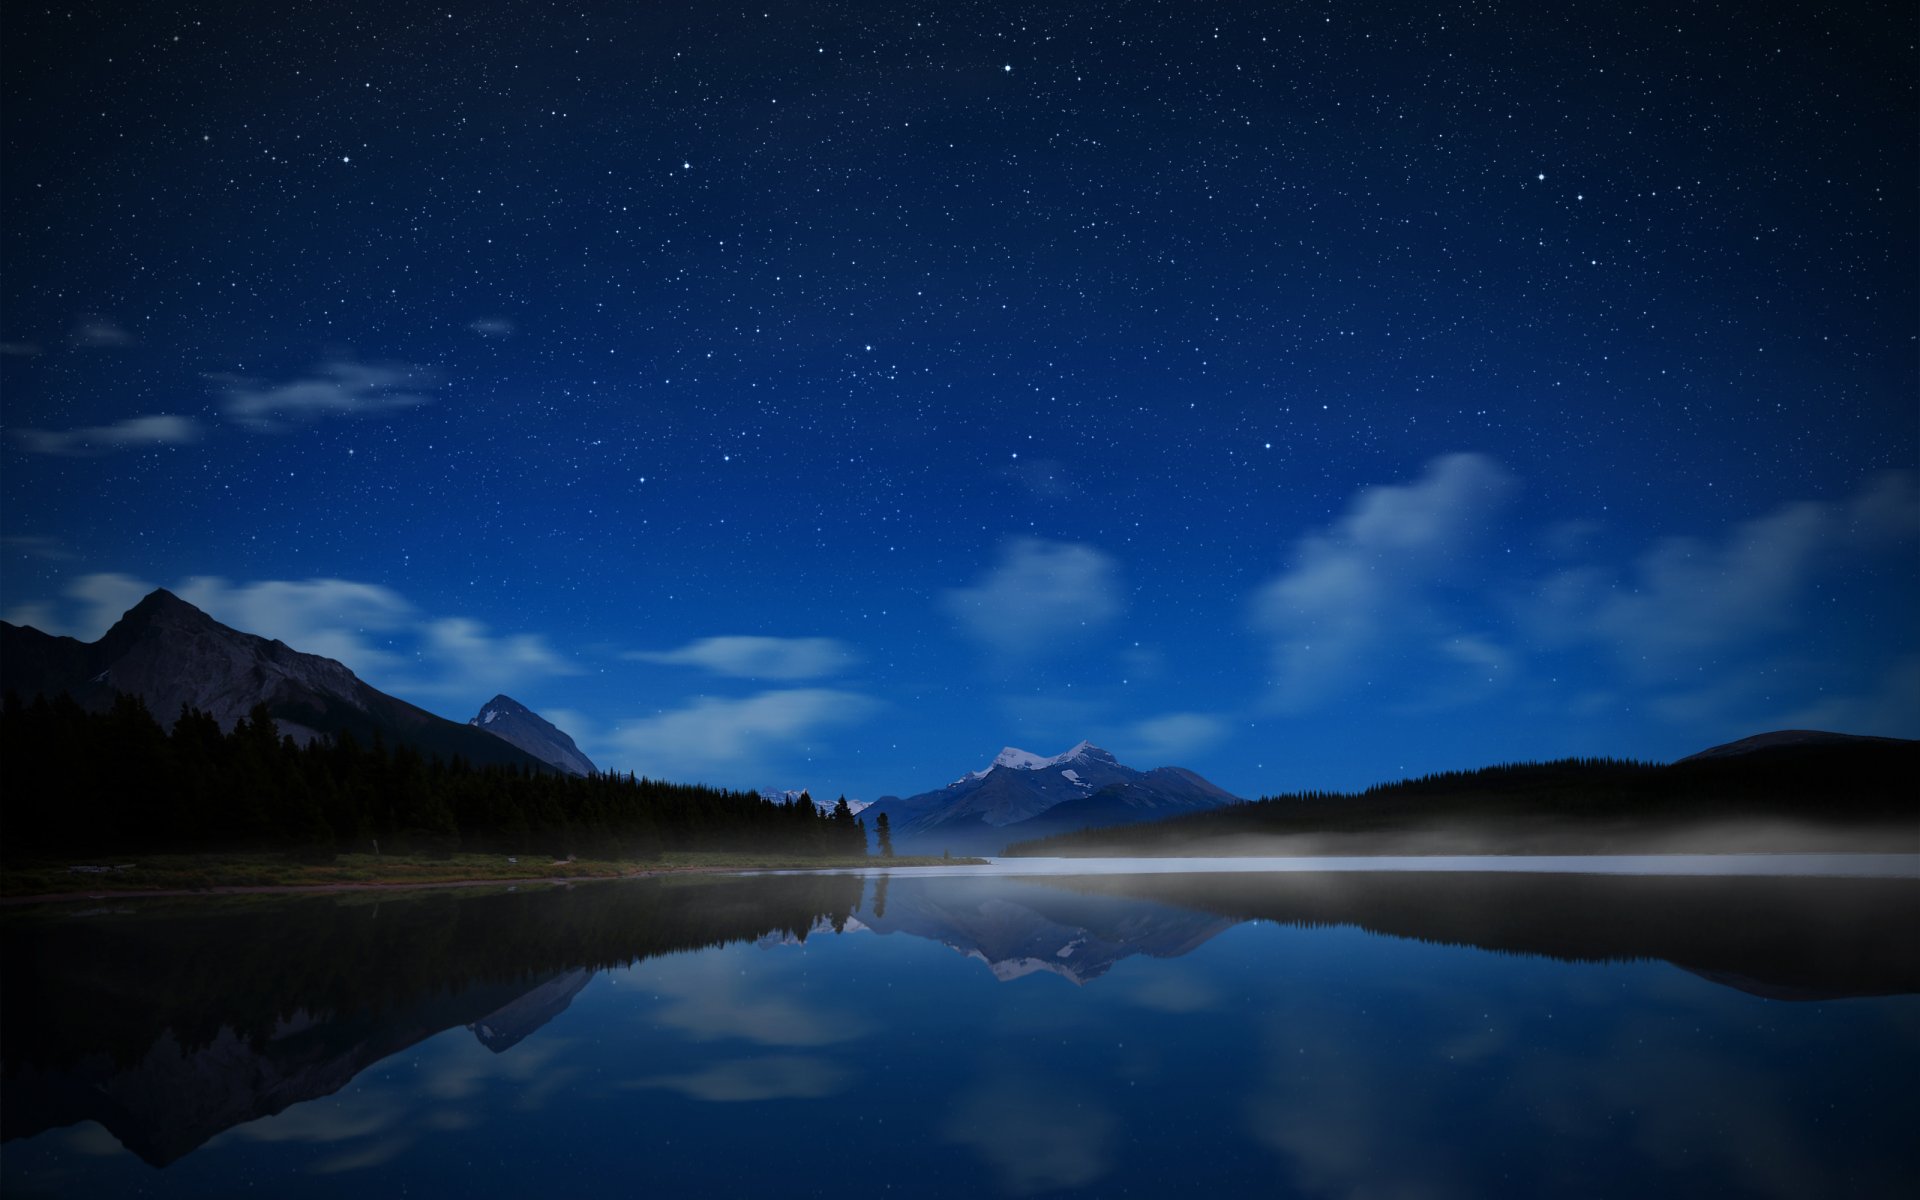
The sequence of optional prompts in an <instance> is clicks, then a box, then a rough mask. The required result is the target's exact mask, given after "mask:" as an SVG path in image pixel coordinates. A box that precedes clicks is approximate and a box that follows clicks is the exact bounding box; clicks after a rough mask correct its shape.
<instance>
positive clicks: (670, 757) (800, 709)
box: [605, 688, 879, 778]
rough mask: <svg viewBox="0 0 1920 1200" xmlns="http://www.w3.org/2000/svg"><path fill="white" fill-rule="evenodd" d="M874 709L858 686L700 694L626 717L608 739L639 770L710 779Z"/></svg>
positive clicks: (850, 722) (748, 766) (862, 717)
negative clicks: (672, 705) (681, 702)
mask: <svg viewBox="0 0 1920 1200" xmlns="http://www.w3.org/2000/svg"><path fill="white" fill-rule="evenodd" d="M878 708H879V704H878V702H877V701H875V700H873V699H872V698H871V697H868V696H864V695H861V694H860V693H858V692H849V691H842V690H838V689H834V688H790V689H785V690H776V691H767V692H761V693H759V694H758V695H754V696H748V697H745V698H743V699H719V698H713V697H701V698H700V699H697V700H695V701H693V703H691V704H689V705H687V706H686V707H684V708H678V709H673V710H671V711H668V712H663V713H660V714H658V715H657V716H652V717H643V718H641V719H639V720H635V721H627V722H625V723H623V724H621V725H620V726H618V727H617V728H615V729H614V731H613V732H612V733H611V734H609V735H608V736H607V738H606V739H605V744H606V745H607V746H609V747H611V748H612V749H613V750H614V751H616V752H617V754H618V755H619V756H620V757H621V758H623V759H624V760H625V763H626V764H627V765H628V766H629V769H631V770H633V771H634V772H636V773H638V774H642V775H650V776H654V777H656V778H658V777H663V776H664V777H670V778H689V777H690V778H708V777H711V774H712V773H713V772H716V771H720V770H725V771H727V772H728V774H729V775H730V776H738V775H740V774H742V773H744V772H746V771H749V770H758V769H760V764H761V763H762V762H763V760H764V756H765V755H767V754H768V753H770V752H773V751H778V750H791V749H793V748H795V747H799V746H803V745H804V744H805V743H806V742H807V741H808V740H809V739H810V738H812V737H814V736H815V735H817V734H818V733H820V732H821V731H823V730H827V729H831V728H835V727H840V726H846V725H853V724H857V723H859V722H860V721H863V720H865V719H866V718H867V717H868V716H870V715H871V714H872V713H873V712H875V711H876V710H877V709H878Z"/></svg>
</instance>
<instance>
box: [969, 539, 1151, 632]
mask: <svg viewBox="0 0 1920 1200" xmlns="http://www.w3.org/2000/svg"><path fill="white" fill-rule="evenodd" d="M1122 595H1123V589H1122V586H1121V582H1120V568H1119V563H1118V562H1117V561H1116V560H1115V559H1114V558H1113V557H1112V556H1111V555H1108V554H1106V553H1105V552H1103V551H1101V550H1098V549H1096V548H1095V547H1093V546H1089V545H1086V544H1084V543H1080V542H1052V541H1046V540H1044V539H1041V538H1019V539H1016V540H1014V541H1012V542H1010V543H1008V544H1007V545H1006V547H1005V548H1004V549H1003V550H1002V551H1001V554H1000V559H999V561H998V562H997V563H995V564H994V566H993V567H992V568H991V569H989V570H988V571H987V572H986V574H984V575H982V576H981V577H980V579H979V581H978V582H976V583H974V584H972V585H970V586H968V587H960V588H952V589H950V590H948V591H947V592H945V593H943V594H942V596H941V600H940V603H941V607H942V608H944V609H945V611H946V612H947V614H948V615H949V616H951V617H953V619H954V620H955V621H957V622H959V624H960V628H961V630H962V631H963V632H965V633H966V634H967V635H968V636H970V637H972V638H973V639H974V640H975V641H977V642H979V643H980V644H981V645H982V646H984V647H986V648H987V649H988V650H990V651H992V652H993V653H995V654H996V655H998V656H1000V657H1001V658H1002V659H1003V660H1006V661H1009V662H1021V661H1027V660H1032V659H1038V658H1043V657H1047V656H1049V655H1050V654H1052V653H1054V652H1056V651H1059V650H1062V649H1065V648H1067V647H1069V646H1071V645H1073V644H1074V643H1076V642H1079V641H1082V640H1083V639H1085V638H1086V637H1087V636H1088V635H1089V634H1090V633H1092V632H1094V631H1097V630H1099V629H1101V628H1103V627H1104V626H1106V625H1109V624H1111V623H1112V621H1113V620H1114V619H1115V618H1116V617H1118V616H1119V615H1120V613H1121V610H1122V609H1123V607H1124V602H1123V599H1122Z"/></svg>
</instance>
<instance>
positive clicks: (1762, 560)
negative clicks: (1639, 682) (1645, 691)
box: [1524, 471, 1920, 677]
mask: <svg viewBox="0 0 1920 1200" xmlns="http://www.w3.org/2000/svg"><path fill="white" fill-rule="evenodd" d="M1916 536H1920V489H1917V488H1916V485H1915V477H1914V475H1913V473H1912V472H1904V471H1903V472H1893V473H1890V474H1887V475H1884V476H1881V477H1880V478H1879V479H1876V480H1874V481H1873V482H1872V483H1871V484H1870V485H1868V486H1867V487H1866V488H1865V489H1864V490H1862V491H1861V492H1860V493H1859V494H1858V495H1856V496H1854V497H1852V498H1850V499H1848V500H1845V501H1841V502H1830V501H1811V500H1809V501H1801V502H1798V503H1794V504H1788V505H1784V506H1782V507H1780V508H1778V509H1776V510H1774V511H1773V512H1771V513H1768V514H1766V515H1764V516H1761V517H1758V518H1755V519H1753V520H1750V521H1744V522H1741V523H1740V524H1739V525H1737V526H1735V527H1734V528H1733V529H1732V530H1730V531H1729V532H1728V533H1726V534H1725V535H1724V536H1720V537H1698V536H1694V537H1669V538H1663V539H1661V540H1660V541H1658V542H1656V543H1654V544H1653V545H1652V546H1651V547H1650V548H1649V549H1648V550H1647V551H1646V552H1645V553H1643V554H1641V555H1640V556H1639V558H1638V559H1637V560H1636V561H1635V562H1634V564H1633V565H1632V566H1631V567H1630V568H1629V569H1627V570H1626V571H1615V570H1609V569H1607V568H1606V567H1604V566H1599V565H1585V566H1579V567H1575V568H1571V569H1568V570H1565V571H1560V572H1557V573H1555V574H1553V575H1551V576H1549V577H1547V578H1546V579H1545V580H1544V581H1542V583H1541V585H1540V587H1539V589H1538V592H1537V597H1536V599H1535V601H1534V602H1533V603H1532V604H1530V605H1529V606H1528V608H1527V609H1526V612H1525V614H1524V615H1525V616H1526V618H1527V620H1528V623H1529V628H1530V629H1531V630H1532V631H1533V632H1534V633H1535V634H1536V635H1537V636H1539V637H1540V638H1541V639H1542V640H1544V641H1547V642H1549V643H1567V642H1582V641H1584V642H1591V643H1594V644H1598V645H1601V646H1603V647H1606V648H1608V649H1609V650H1610V651H1611V652H1612V653H1613V655H1614V656H1615V657H1616V658H1617V660H1618V661H1619V663H1620V664H1621V665H1622V666H1623V667H1624V668H1626V670H1627V671H1628V672H1629V673H1631V674H1635V675H1641V676H1648V677H1653V676H1661V675H1665V674H1668V673H1670V672H1671V671H1672V670H1673V668H1674V667H1675V666H1676V665H1678V664H1681V663H1691V662H1693V661H1694V660H1695V659H1696V658H1697V656H1699V655H1700V654H1703V653H1713V652H1716V651H1719V650H1722V649H1724V648H1726V647H1729V646H1734V645H1739V644H1741V643H1746V642H1751V641H1753V640H1754V639H1756V638H1759V637H1763V636H1766V635H1768V634H1779V633H1784V632H1786V631H1789V630H1792V629H1796V628H1800V627H1803V626H1804V625H1806V624H1807V622H1808V619H1809V613H1808V612H1807V606H1808V605H1809V604H1810V603H1811V602H1813V600H1814V592H1815V586H1816V583H1817V581H1818V580H1819V578H1820V577H1821V576H1822V575H1824V574H1828V573H1830V572H1832V571H1833V570H1835V569H1836V568H1837V567H1839V566H1841V565H1842V564H1843V563H1845V562H1846V561H1848V560H1850V559H1857V558H1859V557H1860V556H1862V555H1863V554H1869V553H1872V552H1875V551H1878V550H1882V549H1885V548H1888V547H1891V546H1894V545H1897V544H1900V543H1903V542H1908V541H1911V540H1912V539H1914V538H1915V537H1916Z"/></svg>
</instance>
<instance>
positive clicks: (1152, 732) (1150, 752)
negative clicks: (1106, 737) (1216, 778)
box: [1114, 712, 1231, 765]
mask: <svg viewBox="0 0 1920 1200" xmlns="http://www.w3.org/2000/svg"><path fill="white" fill-rule="evenodd" d="M1230 728H1231V726H1229V725H1228V723H1227V722H1226V720H1224V719H1223V718H1221V717H1216V716H1211V715H1209V714H1207V713H1197V712H1177V713H1166V714H1163V715H1161V716H1157V717H1148V718H1146V719H1145V720H1141V721H1135V722H1134V723H1133V724H1131V725H1129V726H1127V727H1126V728H1125V729H1123V730H1121V731H1120V732H1119V733H1117V734H1115V735H1114V741H1115V742H1116V743H1117V744H1118V745H1119V747H1120V749H1121V754H1120V757H1121V758H1123V759H1126V760H1128V761H1135V762H1143V763H1152V764H1155V765H1158V764H1162V763H1166V762H1168V761H1169V760H1172V759H1176V758H1179V757H1181V756H1183V755H1188V754H1196V753H1198V752H1200V751H1202V750H1205V749H1208V748H1209V747H1211V746H1214V745H1217V744H1218V743H1219V742H1220V741H1221V740H1222V739H1223V738H1225V737H1226V736H1227V733H1228V731H1229V729H1230Z"/></svg>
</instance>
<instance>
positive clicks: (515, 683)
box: [7, 572, 579, 706]
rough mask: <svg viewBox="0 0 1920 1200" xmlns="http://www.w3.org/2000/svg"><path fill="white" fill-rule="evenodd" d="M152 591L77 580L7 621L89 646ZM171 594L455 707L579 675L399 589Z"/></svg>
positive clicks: (202, 584)
mask: <svg viewBox="0 0 1920 1200" xmlns="http://www.w3.org/2000/svg"><path fill="white" fill-rule="evenodd" d="M154 587H155V585H154V584H153V583H151V582H148V581H146V580H143V579H138V578H135V577H134V576H131V575H122V574H116V573H111V572H106V573H98V574H91V575H82V576H80V577H79V578H77V579H75V580H73V581H72V582H70V583H69V584H68V585H67V586H66V588H65V589H64V590H63V591H62V592H61V597H62V601H63V602H62V603H51V602H46V601H41V602H36V603H29V604H24V605H21V606H19V607H17V608H15V609H13V610H11V611H9V612H8V614H7V619H8V620H9V621H12V622H14V623H15V624H25V625H32V626H34V627H35V628H37V629H40V630H43V631H45V632H47V633H57V634H66V635H68V636H71V637H77V638H80V639H81V640H83V641H93V640H95V639H97V638H98V637H99V636H100V635H101V634H103V633H105V632H106V631H107V629H108V628H109V627H110V626H112V624H113V623H114V622H115V621H117V620H119V619H120V617H121V615H122V614H123V613H125V612H126V610H127V609H129V608H132V607H133V606H134V605H135V604H136V603H138V602H139V601H140V598H141V597H143V596H145V595H146V594H147V593H148V592H151V591H152V590H153V589H154ZM172 591H173V592H174V594H175V595H177V596H179V597H180V598H181V599H182V600H185V601H186V602H187V603H189V604H191V605H193V606H194V607H196V608H198V609H200V610H201V611H203V612H205V613H207V614H208V615H209V616H211V617H213V619H214V620H216V621H219V622H221V623H222V624H224V625H229V626H232V627H233V628H235V629H238V630H241V631H243V632H245V633H252V634H257V635H259V636H261V637H265V638H276V639H278V640H280V641H282V642H285V643H286V644H287V645H289V646H291V647H293V648H294V649H295V650H298V651H301V652H302V653H305V654H318V655H322V656H324V657H326V658H331V659H336V660H338V661H340V662H342V663H345V664H346V665H347V667H348V669H350V670H351V671H353V672H354V674H356V675H358V676H360V677H361V678H362V679H365V680H367V681H368V682H370V683H372V684H374V685H375V686H376V687H379V688H381V689H382V690H385V691H389V692H395V693H399V694H402V695H413V696H423V697H437V698H445V699H448V700H452V701H457V702H460V704H461V705H462V706H464V705H465V704H478V703H480V702H481V701H483V700H485V699H486V698H487V697H488V696H490V695H492V694H494V693H496V692H505V691H511V690H513V689H514V688H518V687H523V686H525V685H527V684H530V683H534V682H537V681H539V680H543V679H549V678H553V677H556V676H563V675H572V674H577V673H578V670H579V669H578V668H577V667H575V666H574V665H573V664H571V663H569V662H568V661H567V660H566V659H565V658H563V657H562V656H560V655H559V654H558V653H556V652H555V651H554V650H553V649H552V648H550V647H549V646H548V645H547V644H546V642H545V640H544V639H543V638H541V637H539V636H538V635H535V634H507V635H498V636H496V635H494V634H491V633H490V632H489V631H488V629H487V627H486V626H485V625H484V624H482V623H480V622H479V621H476V620H473V619H471V618H467V617H457V616H435V615H431V614H427V613H422V612H421V611H420V610H419V609H418V608H417V607H416V606H415V605H414V604H413V603H411V602H410V601H409V600H407V598H406V597H404V596H402V595H400V593H398V592H396V591H394V590H393V589H391V588H387V587H383V586H381V585H379V584H375V583H360V582H356V581H354V580H350V579H325V578H321V579H298V580H290V579H263V580H256V581H253V582H250V583H233V582H229V581H228V580H226V579H223V578H221V577H219V576H216V575H196V576H192V577H189V578H187V579H185V580H182V581H181V582H179V583H177V584H175V585H174V586H173V588H172Z"/></svg>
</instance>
